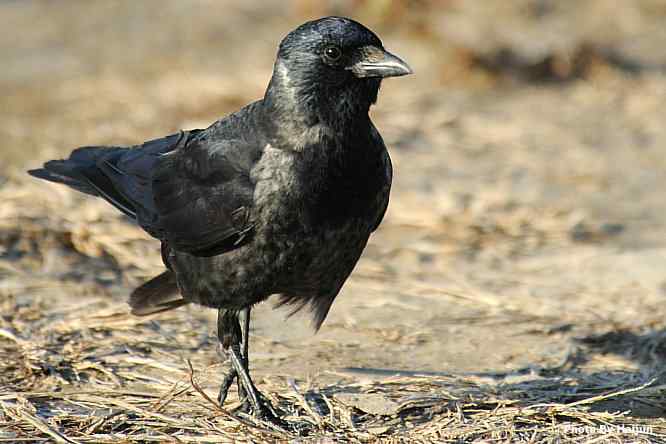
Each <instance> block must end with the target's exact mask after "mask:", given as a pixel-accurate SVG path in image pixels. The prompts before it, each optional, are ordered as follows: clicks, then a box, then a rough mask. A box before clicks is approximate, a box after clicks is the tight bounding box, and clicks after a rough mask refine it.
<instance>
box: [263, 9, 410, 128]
mask: <svg viewBox="0 0 666 444" xmlns="http://www.w3.org/2000/svg"><path fill="white" fill-rule="evenodd" d="M411 73H412V70H411V68H410V67H409V65H407V63H405V62H404V61H403V60H402V59H400V58H399V57H398V56H395V55H393V54H391V53H390V52H388V51H386V50H385V49H384V47H383V45H382V42H381V40H379V38H378V37H377V36H376V35H375V34H374V33H373V32H372V31H370V30H369V29H367V28H366V27H365V26H363V25H361V24H360V23H358V22H355V21H354V20H351V19H348V18H342V17H326V18H322V19H319V20H314V21H311V22H307V23H304V24H303V25H301V26H299V27H298V28H296V29H295V30H293V31H292V32H290V33H289V34H288V35H287V36H286V37H285V38H284V40H282V42H281V43H280V48H279V50H278V55H277V60H276V62H275V70H274V72H273V78H272V80H271V84H270V85H269V90H268V92H267V97H269V96H272V97H271V98H270V100H278V101H279V102H280V103H281V107H285V108H293V111H300V112H301V113H305V114H307V115H311V116H313V118H315V119H317V118H318V119H326V118H327V117H330V118H336V119H344V118H345V116H347V117H348V118H352V119H353V118H354V117H357V115H358V113H366V114H367V111H368V109H369V107H370V105H372V104H373V103H374V102H375V101H376V100H377V93H378V91H379V85H380V83H381V80H382V79H383V78H385V77H395V76H403V75H407V74H411ZM314 116H316V117H314ZM315 123H317V122H315Z"/></svg>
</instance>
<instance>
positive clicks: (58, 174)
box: [28, 146, 136, 217]
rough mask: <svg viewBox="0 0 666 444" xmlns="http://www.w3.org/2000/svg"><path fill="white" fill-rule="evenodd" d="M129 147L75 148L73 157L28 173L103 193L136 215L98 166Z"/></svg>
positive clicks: (105, 197) (130, 213) (112, 201)
mask: <svg viewBox="0 0 666 444" xmlns="http://www.w3.org/2000/svg"><path fill="white" fill-rule="evenodd" d="M126 151H127V149H126V148H119V147H104V146H86V147H81V148H77V149H75V150H74V151H72V154H70V156H69V159H65V160H51V161H48V162H46V163H45V164H44V167H43V168H39V169H35V170H30V171H28V173H29V174H30V175H31V176H33V177H37V178H38V179H44V180H48V181H51V182H56V183H61V184H64V185H67V186H69V187H71V188H74V189H75V190H77V191H80V192H82V193H86V194H90V195H92V196H100V197H103V198H104V199H106V200H107V201H109V202H110V203H111V204H112V205H113V206H115V207H116V208H118V209H119V210H120V211H122V212H123V213H125V214H126V215H127V216H129V217H135V216H136V209H135V207H134V205H133V204H132V203H131V202H130V201H129V200H128V199H126V198H125V197H124V196H123V195H122V194H120V193H119V192H118V191H117V190H116V189H115V187H114V186H113V183H112V182H111V180H109V178H108V177H107V176H106V175H105V174H104V173H103V171H101V170H100V169H99V167H98V163H99V162H101V161H103V160H105V159H114V158H115V157H118V156H120V155H122V154H123V153H124V152H126Z"/></svg>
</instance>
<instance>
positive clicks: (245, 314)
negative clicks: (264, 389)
mask: <svg viewBox="0 0 666 444" xmlns="http://www.w3.org/2000/svg"><path fill="white" fill-rule="evenodd" d="M250 310H251V308H250V307H246V308H244V309H243V310H242V311H241V312H240V313H241V315H242V319H243V321H242V324H241V344H240V361H241V364H242V365H243V368H244V369H245V371H246V372H248V374H249V372H250V356H249V349H250V346H249V344H250ZM232 366H233V364H232ZM236 373H237V372H236ZM238 398H240V400H241V401H242V402H243V405H242V406H241V410H242V411H244V412H249V411H250V408H251V405H250V403H249V399H248V397H247V393H246V392H245V389H244V388H243V384H242V382H241V379H240V378H238Z"/></svg>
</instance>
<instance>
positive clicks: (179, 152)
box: [30, 17, 411, 417]
mask: <svg viewBox="0 0 666 444" xmlns="http://www.w3.org/2000/svg"><path fill="white" fill-rule="evenodd" d="M409 73H411V70H410V69H409V67H408V66H407V64H406V63H405V62H403V61H402V60H400V59H399V58H398V57H396V56H394V55H392V54H390V53H388V52H387V51H385V50H384V48H383V46H382V43H381V41H380V40H379V38H378V37H377V36H376V35H375V34H373V33H372V32H371V31H369V30H368V29H367V28H365V27H364V26H362V25H361V24H359V23H357V22H355V21H353V20H350V19H346V18H340V17H327V18H323V19H320V20H315V21H312V22H308V23H305V24H303V25H301V26H300V27H298V28H297V29H295V30H294V31H292V32H291V33H289V34H288V35H287V36H286V37H285V39H284V40H283V41H282V43H281V44H280V48H279V51H278V55H277V59H276V62H275V68H274V72H273V76H272V78H271V81H270V84H269V86H268V88H267V91H266V94H265V96H264V98H263V99H262V100H259V101H257V102H254V103H251V104H250V105H247V106H246V107H244V108H242V109H241V110H239V111H238V112H236V113H234V114H231V115H229V116H227V117H225V118H223V119H221V120H219V121H217V122H215V123H214V124H212V125H211V126H210V127H208V128H207V129H204V130H192V131H182V132H180V133H178V134H174V135H171V136H167V137H164V138H161V139H156V140H152V141H149V142H146V143H144V144H142V145H139V146H134V147H83V148H78V149H76V150H75V151H73V152H72V154H71V155H70V157H69V158H68V159H66V160H54V161H50V162H47V163H46V164H45V165H44V167H43V168H42V169H37V170H32V171H30V174H32V175H33V176H35V177H38V178H41V179H46V180H50V181H53V182H59V183H63V184H65V185H68V186H70V187H72V188H74V189H76V190H78V191H81V192H84V193H87V194H91V195H93V196H100V197H102V198H104V199H106V200H107V201H109V202H110V203H111V204H112V205H114V206H115V207H116V208H118V209H119V210H120V211H122V212H123V213H125V214H126V215H128V216H130V217H132V218H135V219H136V221H137V223H138V224H139V225H140V226H141V227H142V228H143V229H145V230H146V231H147V232H148V233H150V234H151V235H152V236H154V237H156V238H157V239H159V240H160V241H161V243H162V257H163V260H164V264H165V266H166V268H167V270H166V271H165V272H164V273H162V274H161V275H159V276H157V277H155V278H154V279H152V280H150V281H148V282H146V283H145V284H144V285H142V286H140V287H139V288H137V289H136V290H135V291H134V292H133V293H132V295H131V298H130V305H131V307H132V312H133V313H135V314H138V315H146V314H152V313H157V312H160V311H164V310H169V309H172V308H176V307H179V306H181V305H183V304H186V303H196V304H201V305H204V306H208V307H213V308H217V309H218V310H219V319H218V330H219V331H218V335H219V337H220V341H221V343H222V345H223V348H224V349H225V350H226V351H228V352H229V356H230V360H231V364H232V368H231V370H230V373H229V374H228V375H227V378H226V379H225V383H224V384H223V387H222V389H221V393H220V400H221V401H224V399H225V397H226V391H227V390H228V388H229V385H230V384H231V381H233V379H234V378H235V377H236V376H238V378H239V390H240V394H241V395H242V396H244V397H246V400H247V407H248V408H249V409H251V410H252V411H253V412H254V413H255V414H258V415H264V416H266V417H272V416H275V412H274V411H272V409H271V408H270V405H269V404H268V403H267V402H266V401H265V400H264V399H263V398H262V397H261V395H260V393H258V392H257V391H256V389H255V388H254V386H253V385H252V382H251V380H250V379H249V373H248V372H247V361H248V359H247V358H248V357H247V345H248V341H247V333H248V328H249V314H250V308H251V307H252V305H253V304H256V303H258V302H261V301H262V300H265V299H266V298H268V297H269V296H270V295H273V294H278V295H280V301H281V303H282V304H291V305H294V308H295V310H297V309H300V308H302V307H304V306H306V305H309V306H310V307H311V308H312V312H313V317H314V326H315V328H319V327H320V326H321V324H322V322H323V321H324V319H325V318H326V315H327V313H328V311H329V309H330V306H331V304H332V302H333V300H334V298H335V296H336V295H337V294H338V292H339V291H340V288H341V287H342V285H343V283H344V282H345V280H346V279H347V277H348V276H349V274H350V273H351V271H352V269H353V268H354V266H355V265H356V262H357V260H358V259H359V257H360V255H361V253H362V252H363V249H364V248H365V245H366V243H367V241H368V237H369V236H370V234H371V232H372V231H374V230H375V229H376V228H377V226H378V225H379V224H380V222H381V220H382V218H383V216H384V213H385V211H386V208H387V205H388V199H389V191H390V187H391V178H392V170H391V161H390V158H389V155H388V152H387V151H386V148H385V146H384V142H383V141H382V138H381V136H380V135H379V133H378V131H377V130H376V128H375V127H374V125H373V124H372V122H371V120H370V118H369V116H368V110H369V108H370V106H371V105H372V104H373V103H374V102H375V101H376V99H377V93H378V91H379V86H380V82H381V79H382V78H384V77H390V76H400V75H405V74H409ZM239 314H242V315H243V321H244V322H243V326H242V328H241V326H240V325H239V320H238V316H239Z"/></svg>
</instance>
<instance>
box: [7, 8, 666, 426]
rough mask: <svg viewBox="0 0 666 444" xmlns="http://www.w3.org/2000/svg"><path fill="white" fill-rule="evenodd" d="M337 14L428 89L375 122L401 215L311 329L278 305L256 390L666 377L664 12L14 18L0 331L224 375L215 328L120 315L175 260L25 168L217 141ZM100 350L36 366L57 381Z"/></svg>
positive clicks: (21, 384)
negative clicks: (502, 377) (540, 377)
mask: <svg viewBox="0 0 666 444" xmlns="http://www.w3.org/2000/svg"><path fill="white" fill-rule="evenodd" d="M325 15H345V16H350V17H353V18H355V19H357V20H358V21H360V22H362V23H364V24H366V25H367V26H368V27H370V28H371V29H373V30H374V31H375V32H376V33H377V34H378V35H379V36H380V37H381V38H382V40H383V42H384V45H385V46H386V47H387V48H388V49H390V50H391V51H392V52H395V53H396V54H399V55H401V56H402V57H403V58H404V59H405V60H407V61H408V62H409V63H410V64H411V66H412V67H413V68H414V72H415V74H414V75H413V76H409V77H405V78H400V79H390V80H388V81H385V82H384V83H383V86H382V91H381V93H380V98H379V102H378V104H377V105H376V106H375V107H374V108H373V111H372V114H373V119H374V120H375V123H376V125H377V127H378V128H379V129H380V131H381V133H382V134H383V136H384V138H385V141H386V143H387V146H388V147H389V151H390V153H391V156H392V158H393V161H394V171H395V173H394V176H395V179H394V188H393V193H392V200H391V205H390V208H389V212H388V215H387V218H386V220H385V222H384V224H383V225H382V228H381V229H380V230H379V231H378V232H377V233H376V234H375V235H374V236H373V238H372V240H371V243H370V245H369V246H368V248H367V250H366V253H365V255H364V258H363V259H362V260H361V262H360V263H359V265H358V267H357V269H356V271H355V272H354V274H353V276H352V278H351V279H350V281H349V282H348V283H347V284H346V286H345V288H344V290H343V293H342V294H341V295H340V296H339V297H338V299H337V300H336V303H335V304H334V306H333V309H332V311H331V315H330V317H329V320H328V321H327V323H326V324H325V325H324V327H323V329H322V330H321V331H320V332H319V333H318V334H317V335H312V332H311V330H310V329H309V326H308V322H307V317H306V316H304V315H297V316H296V317H294V318H291V319H290V320H287V321H286V322H284V321H283V319H284V317H285V312H283V311H272V310H271V305H270V304H264V305H262V306H261V307H259V308H258V310H257V311H258V314H257V315H256V317H255V321H254V324H253V333H254V335H255V337H256V338H257V339H256V340H255V341H254V342H253V344H252V347H253V348H254V352H252V353H253V359H254V361H253V365H254V366H255V368H256V370H255V374H256V375H257V378H259V381H260V384H261V377H265V378H278V380H280V381H282V379H279V378H282V377H286V376H287V375H291V376H295V377H297V378H309V380H310V379H311V380H314V381H320V382H321V381H323V382H336V381H340V380H351V381H354V380H358V379H359V378H360V379H363V378H380V379H381V378H382V377H385V375H386V374H394V373H395V372H399V371H402V372H416V373H419V372H435V373H437V372H453V373H457V372H489V373H493V374H504V373H506V372H509V373H510V372H513V371H522V370H524V369H533V368H550V367H553V366H557V365H560V364H561V363H562V362H565V363H568V364H571V362H570V361H571V360H570V358H571V357H572V356H576V357H578V358H580V357H581V356H582V357H584V359H582V358H581V359H577V360H575V362H574V364H575V365H574V364H571V365H573V366H574V369H575V371H576V372H578V373H577V374H587V375H592V374H598V372H601V371H611V370H618V369H621V370H622V371H624V372H628V373H627V374H629V375H634V376H635V375H639V374H645V373H646V372H647V373H649V372H650V371H651V369H655V368H658V367H659V365H661V364H662V361H663V358H664V356H666V355H665V353H666V346H665V345H664V344H665V342H664V341H666V335H665V334H664V328H665V327H666V320H665V317H666V308H664V299H665V298H666V266H665V265H666V217H665V216H666V199H665V198H664V192H665V190H666V156H665V155H664V150H665V149H666V125H665V124H664V106H665V105H666V77H665V76H664V74H665V72H666V26H664V23H666V2H665V1H663V0H634V1H631V2H629V1H624V2H618V1H615V0H588V1H585V2H580V1H576V0H557V1H556V0H514V1H510V2H507V1H503V0H485V1H472V0H411V1H385V0H348V1H343V0H340V1H320V2H305V1H300V0H299V1H286V2H285V1H272V0H268V1H261V2H259V1H221V0H188V1H184V0H160V1H153V0H144V1H140V2H136V1H129V0H117V1H113V2H90V1H84V0H69V1H67V2H53V1H34V0H20V1H19V0H14V1H11V0H5V1H0V61H1V63H0V66H1V69H0V97H1V98H0V140H1V141H2V142H1V146H2V148H1V150H2V151H1V153H2V161H1V162H0V199H1V200H0V202H2V203H0V311H1V312H2V314H3V317H2V318H1V320H0V327H2V328H4V329H6V330H7V331H11V332H14V334H15V335H18V336H17V337H20V338H23V340H26V341H27V340H30V341H35V343H37V344H41V345H40V347H38V348H43V349H49V348H50V349H52V350H61V349H62V346H63V344H65V343H68V344H72V341H74V343H75V344H76V343H77V342H76V341H80V342H81V344H83V343H84V342H85V341H86V340H87V339H86V338H88V339H90V337H88V336H86V335H93V336H94V334H95V332H99V331H101V330H104V331H106V336H105V337H106V338H110V339H108V340H109V341H111V343H110V345H109V344H107V345H104V344H105V343H102V342H99V343H98V344H97V345H95V346H94V347H93V346H90V347H89V348H86V350H88V352H87V353H89V355H86V356H96V359H98V360H99V359H102V361H103V362H105V364H104V365H107V366H110V367H113V368H121V367H122V366H130V365H131V364H128V363H126V362H124V361H122V360H115V361H114V360H112V359H110V358H109V359H107V360H106V361H104V359H106V358H100V356H105V355H104V353H103V352H102V350H101V349H100V347H102V348H103V347H107V349H108V350H107V349H105V350H107V352H108V353H109V356H112V355H113V356H115V355H114V353H115V354H117V353H121V354H122V353H125V352H126V353H130V352H129V351H127V350H131V353H134V354H141V353H143V354H150V352H149V351H146V349H145V347H144V348H142V344H144V345H145V342H146V341H148V340H150V341H153V343H160V341H162V342H164V341H163V339H164V338H169V342H170V343H171V344H178V347H180V348H179V349H178V350H176V351H173V350H172V351H170V353H172V355H169V356H171V357H164V358H162V359H166V360H169V359H171V360H172V361H173V363H175V364H174V365H176V364H177V365H179V366H182V365H183V364H182V361H179V358H178V357H179V356H180V357H182V356H193V358H192V359H193V362H194V363H195V364H197V365H199V367H198V368H204V367H205V366H206V365H209V366H214V365H216V363H217V356H216V355H215V352H214V343H215V339H214V332H213V322H211V319H212V317H211V316H212V314H210V313H208V311H206V310H202V309H199V308H197V307H189V308H187V309H184V310H181V311H179V312H178V313H170V314H165V315H162V317H160V318H159V324H158V323H155V322H152V321H149V320H145V319H135V320H132V319H131V318H129V317H127V316H126V315H125V313H126V307H125V305H124V300H125V298H126V296H127V294H128V292H129V291H130V289H131V288H132V286H133V285H136V284H137V283H140V282H141V281H142V280H143V279H145V278H147V277H149V276H152V275H153V274H155V273H156V272H158V271H159V270H160V267H161V264H160V259H159V251H158V248H157V244H156V243H155V242H154V241H152V240H150V239H148V238H147V236H145V235H144V234H142V233H141V232H140V230H138V229H136V228H135V227H133V226H132V225H131V224H129V223H128V222H127V221H126V220H125V219H123V218H122V217H121V216H120V215H118V214H116V212H115V211H114V210H113V209H112V208H110V207H107V206H106V205H105V204H104V203H102V202H96V201H95V200H93V199H88V198H85V197H82V196H80V195H77V194H75V193H73V192H70V191H69V190H66V189H65V188H64V187H59V186H57V185H51V184H47V183H37V182H36V181H35V180H33V179H30V178H29V177H27V176H26V175H25V174H24V173H23V171H24V170H25V169H26V168H29V167H36V166H38V165H39V164H40V163H41V162H43V161H45V160H48V159H51V158H58V157H63V156H66V155H67V154H68V153H69V151H70V150H71V149H73V148H75V147H77V146H81V145H87V144H96V145H100V144H134V143H139V142H142V141H144V140H148V139H151V138H156V137H159V136H162V135H165V134H169V133H173V132H175V131H177V130H179V129H181V128H183V129H189V128H197V127H206V126H208V125H209V124H210V123H212V122H213V121H214V120H216V119H218V118H220V117H222V116H224V115H225V114H226V113H229V112H232V111H234V110H236V109H238V108H239V107H240V106H242V105H244V104H246V103H248V102H249V101H252V100H255V99H257V98H260V97H261V96H262V94H263V92H264V89H265V87H266V85H267V83H268V80H269V78H270V75H271V70H272V65H273V61H274V55H275V52H276V48H277V44H278V43H279V41H280V39H281V38H282V37H283V36H284V35H285V34H286V33H287V32H289V31H290V30H291V29H293V28H294V27H296V26H297V25H299V24H300V23H302V22H304V21H306V20H310V19H313V18H317V17H320V16H325ZM7 313H11V315H8V314H7ZM91 313H94V316H91ZM6 314H7V315H6ZM95 316H97V317H95ZM100 329H101V330H100ZM105 329H106V330H105ZM75 332H76V333H75ZM82 332H83V333H82ZM91 332H92V333H91ZM114 341H115V342H114ZM120 343H122V344H123V345H122V347H123V348H122V350H125V351H122V350H120V351H118V349H116V348H114V347H117V346H118V344H120ZM114 344H115V345H114ZM0 347H3V349H2V350H4V353H8V354H11V353H14V354H20V353H21V350H20V347H18V348H17V346H16V344H15V343H14V342H13V341H11V340H6V338H4V339H3V338H2V337H0ZM69 347H70V348H72V347H73V349H76V346H73V345H70V346H69ZM153 347H154V348H155V347H157V346H155V345H154V346H153ZM83 348H84V347H83V346H81V348H80V349H77V350H78V351H77V353H79V354H78V355H71V356H70V355H67V353H74V352H73V351H71V350H70V351H67V350H69V349H65V351H60V352H55V351H54V352H49V353H51V354H49V353H47V352H46V351H44V352H43V353H42V354H38V355H36V356H37V357H36V358H35V359H34V360H32V361H30V362H31V364H30V365H33V366H41V365H45V364H42V363H43V362H48V363H50V364H49V365H50V366H51V368H55V369H56V370H55V374H58V372H59V371H60V370H58V369H61V370H62V369H66V368H67V365H70V364H66V362H76V359H74V357H77V359H79V358H81V354H80V353H82V352H81V350H82V349H83ZM157 348H159V347H157ZM109 350H115V351H114V352H111V351H109ZM306 350H308V352H307V353H306ZM54 353H55V354H54ZM58 353H65V358H63V356H61V355H58ZM153 353H157V352H155V350H153ZM181 355H182V356H181ZM67 356H69V358H67ZM68 359H69V361H68ZM91 359H92V358H91ZM22 362H23V361H22ZM3 365H5V364H3V363H2V362H0V370H2V366H3ZM26 365H28V364H26ZM134 365H138V364H134ZM114 366H115V367H114ZM183 368H184V367H183ZM212 368H213V370H211V374H212V375H213V377H212V379H211V380H210V387H211V390H212V387H214V385H215V384H216V383H217V382H219V378H218V375H217V373H216V371H217V370H215V369H217V367H212ZM22 369H23V368H22V367H20V368H14V367H12V369H8V368H5V369H4V373H2V374H3V378H6V380H5V381H4V382H5V383H6V385H7V384H9V385H11V386H14V387H16V388H17V389H22V390H28V389H36V388H43V387H45V386H48V385H49V384H55V385H57V384H60V383H62V381H61V380H59V379H55V380H54V379H52V375H53V374H54V371H51V373H49V375H50V376H48V377H47V376H44V377H43V378H41V377H35V378H33V379H26V378H24V377H23V376H21V375H23V373H21V372H22V371H23V370H25V369H23V370H22ZM380 370H381V371H380ZM384 370H386V371H387V372H388V373H382V371H384ZM151 371H153V372H154V373H155V375H156V376H155V378H161V377H164V378H166V379H165V381H168V377H167V376H164V375H162V373H160V370H159V369H155V368H152V369H151ZM61 373H62V375H64V376H61V379H63V378H64V380H68V379H67V378H68V376H67V372H66V371H65V370H62V372H61ZM12 375H13V376H12ZM100 377H101V378H102V379H103V378H104V376H103V375H102V376H100ZM632 377H633V376H632ZM49 378H51V379H49ZM216 378H218V379H216ZM266 380H268V379H266ZM59 381H60V382H59ZM165 384H166V383H165ZM166 386H167V385H165V387H166ZM653 404H654V403H653ZM632 408H636V409H638V408H639V407H636V406H634V407H632ZM640 408H642V409H643V410H644V411H649V412H652V413H654V414H655V415H658V414H661V412H663V408H662V406H661V404H655V405H652V406H651V407H645V406H642V407H640ZM652 413H651V414H652Z"/></svg>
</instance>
